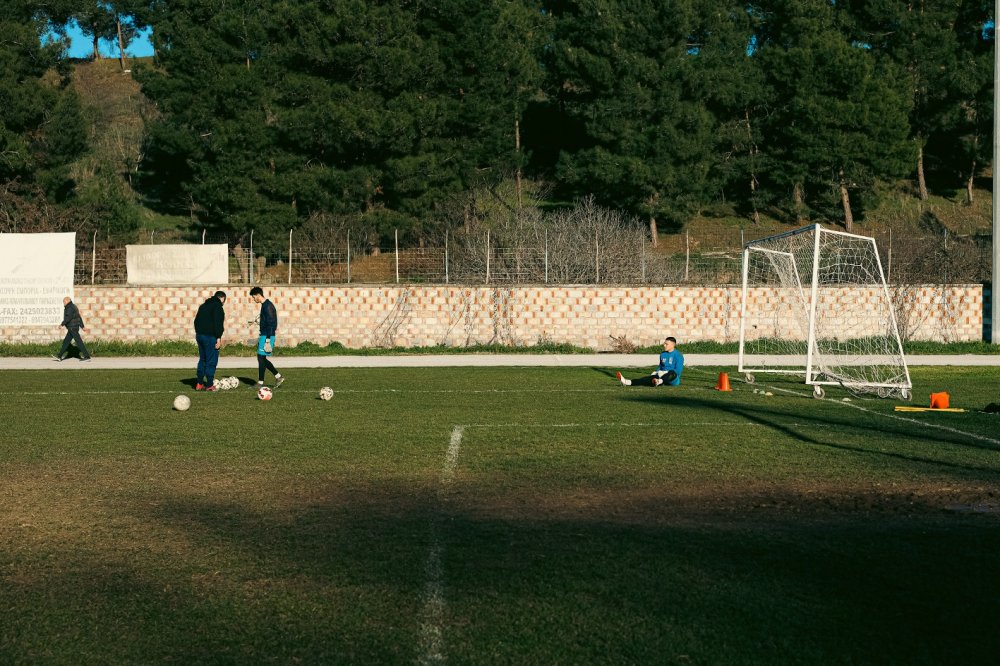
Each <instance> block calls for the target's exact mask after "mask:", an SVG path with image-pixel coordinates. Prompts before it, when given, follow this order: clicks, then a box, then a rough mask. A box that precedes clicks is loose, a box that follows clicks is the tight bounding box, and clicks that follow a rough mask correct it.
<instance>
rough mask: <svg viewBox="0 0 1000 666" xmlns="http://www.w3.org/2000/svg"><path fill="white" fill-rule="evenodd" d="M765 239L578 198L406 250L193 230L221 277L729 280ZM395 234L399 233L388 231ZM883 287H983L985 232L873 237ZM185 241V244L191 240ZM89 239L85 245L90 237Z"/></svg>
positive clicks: (109, 278) (104, 262)
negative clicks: (540, 215)
mask: <svg viewBox="0 0 1000 666" xmlns="http://www.w3.org/2000/svg"><path fill="white" fill-rule="evenodd" d="M765 235H768V234H767V233H760V232H759V231H758V230H756V229H748V230H741V229H736V230H733V231H732V232H730V233H728V235H723V236H722V237H720V236H719V235H718V234H716V235H715V236H713V237H708V236H704V237H703V236H699V235H697V234H696V233H690V232H684V233H681V234H676V235H670V236H660V239H659V240H660V242H659V243H658V247H654V246H653V245H652V244H651V242H650V240H649V235H648V232H646V230H645V229H644V228H643V227H642V225H639V224H637V223H636V221H635V220H626V219H624V218H622V217H620V216H619V215H618V214H617V213H615V212H613V211H608V210H606V209H600V208H597V207H594V206H592V205H590V204H587V203H584V204H583V205H582V206H580V207H578V209H574V210H573V211H569V212H567V213H566V214H564V215H561V216H560V215H557V216H554V217H553V218H548V220H547V222H546V224H544V225H542V224H539V223H538V222H537V221H536V220H535V219H529V220H527V221H525V220H518V219H514V220H513V222H511V223H510V224H508V225H506V226H504V225H496V226H494V227H493V228H491V229H483V228H482V227H479V228H476V229H472V230H461V231H459V232H451V233H448V234H446V235H445V236H444V237H443V238H442V239H441V242H440V243H439V244H437V245H436V246H418V247H403V246H401V245H400V243H399V242H398V240H397V241H396V242H394V243H392V244H390V245H381V246H377V247H372V246H369V245H366V244H365V243H363V242H360V241H357V240H356V238H355V240H352V238H351V234H350V232H347V233H345V234H344V235H343V238H338V237H330V238H326V239H324V241H323V242H322V244H321V247H320V246H319V245H320V244H316V245H315V246H309V245H307V246H304V247H298V246H297V244H296V239H295V232H294V231H293V232H291V233H290V234H289V239H288V243H287V245H286V247H284V248H283V249H281V250H278V251H270V252H258V251H255V250H254V247H253V238H252V236H251V237H250V238H249V239H247V238H246V237H243V238H239V239H234V238H229V237H225V236H218V235H214V236H213V235H209V234H207V233H203V234H201V237H200V238H198V239H197V240H200V241H201V242H202V243H209V244H225V245H227V246H228V248H229V252H228V254H229V282H230V284H261V285H276V284H299V285H301V284H307V285H320V284H324V285H325V284H394V283H395V284H414V283H435V284H449V283H454V284H469V285H488V284H502V285H516V284H636V285H641V284H678V285H683V284H687V285H698V286H703V285H738V284H740V282H741V277H742V246H743V243H744V242H746V241H749V240H751V239H754V238H758V237H761V236H765ZM397 238H398V236H397ZM875 239H876V241H877V244H878V248H879V252H880V255H881V260H882V266H883V270H884V272H885V274H886V278H887V281H888V282H889V283H890V284H892V285H903V286H906V285H915V284H959V283H980V282H988V281H989V280H990V276H991V274H992V238H991V236H990V235H989V234H985V233H984V234H980V235H968V236H956V235H954V234H949V233H948V232H947V231H944V232H941V233H940V234H922V235H912V234H901V233H893V232H891V231H887V232H879V233H876V234H875ZM137 240H138V242H139V244H154V243H182V242H185V239H183V238H181V237H178V236H166V235H164V234H161V235H160V236H159V237H157V236H156V235H155V234H153V233H148V232H147V234H143V236H142V237H141V238H139V239H137ZM190 240H191V239H187V242H190ZM88 241H91V242H90V243H88ZM82 243H83V244H82V245H79V246H78V248H77V257H76V274H75V278H76V282H77V283H78V284H108V285H114V284H125V283H126V282H127V277H128V276H127V271H126V265H125V257H126V250H125V247H122V246H117V247H116V246H110V245H108V244H106V243H100V242H98V241H97V240H96V238H95V239H93V240H92V239H86V238H84V239H82Z"/></svg>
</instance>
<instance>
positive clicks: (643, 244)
mask: <svg viewBox="0 0 1000 666" xmlns="http://www.w3.org/2000/svg"><path fill="white" fill-rule="evenodd" d="M639 252H640V253H641V255H642V283H643V284H646V237H645V236H639Z"/></svg>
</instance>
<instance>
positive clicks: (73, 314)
mask: <svg viewBox="0 0 1000 666" xmlns="http://www.w3.org/2000/svg"><path fill="white" fill-rule="evenodd" d="M60 326H65V327H66V337H65V338H63V343H62V348H61V349H60V350H59V353H58V354H56V355H55V356H53V357H52V358H54V359H55V360H57V361H61V360H63V359H64V358H66V352H68V351H69V343H70V341H73V342H76V347H77V349H79V350H80V360H81V361H89V360H90V352H89V351H87V345H85V344H83V338H81V337H80V331H82V330H86V328H87V327H86V326H84V325H83V317H81V316H80V308H78V307H76V304H75V303H74V302H73V299H72V298H70V297H69V296H67V297H66V298H64V299H63V320H62V324H60Z"/></svg>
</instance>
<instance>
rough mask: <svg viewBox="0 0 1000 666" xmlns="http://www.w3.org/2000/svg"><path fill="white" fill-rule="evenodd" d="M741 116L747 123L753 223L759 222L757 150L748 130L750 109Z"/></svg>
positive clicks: (745, 110) (751, 134) (751, 133)
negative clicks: (755, 158)
mask: <svg viewBox="0 0 1000 666" xmlns="http://www.w3.org/2000/svg"><path fill="white" fill-rule="evenodd" d="M743 118H744V120H746V123H747V141H748V142H749V143H750V203H751V205H753V223H754V224H760V211H759V210H757V170H756V169H755V168H754V157H755V156H756V155H757V152H758V150H757V144H756V143H754V141H753V132H752V131H751V130H750V109H744V110H743Z"/></svg>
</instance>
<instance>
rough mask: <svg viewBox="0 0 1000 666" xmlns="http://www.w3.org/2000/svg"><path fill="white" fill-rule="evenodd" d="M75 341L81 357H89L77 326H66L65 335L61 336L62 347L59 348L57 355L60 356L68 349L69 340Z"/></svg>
mask: <svg viewBox="0 0 1000 666" xmlns="http://www.w3.org/2000/svg"><path fill="white" fill-rule="evenodd" d="M71 340H72V341H73V342H76V347H77V349H79V350H80V357H81V358H90V352H89V351H87V345H85V344H83V338H81V337H80V329H78V328H67V329H66V337H65V338H63V343H62V349H60V350H59V354H58V356H59V357H60V358H62V357H63V356H65V355H66V352H68V351H69V343H70V341H71Z"/></svg>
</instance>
